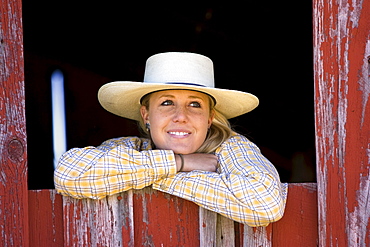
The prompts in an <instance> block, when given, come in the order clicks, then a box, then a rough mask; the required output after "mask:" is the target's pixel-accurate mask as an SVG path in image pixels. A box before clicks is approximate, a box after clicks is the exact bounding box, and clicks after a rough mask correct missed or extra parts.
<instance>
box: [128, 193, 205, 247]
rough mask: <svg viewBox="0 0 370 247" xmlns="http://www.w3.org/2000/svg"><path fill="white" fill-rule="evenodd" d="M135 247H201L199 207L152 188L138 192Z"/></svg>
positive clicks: (135, 196) (135, 206)
mask: <svg viewBox="0 0 370 247" xmlns="http://www.w3.org/2000/svg"><path fill="white" fill-rule="evenodd" d="M134 225H135V246H199V207H198V206H197V205H196V204H194V203H193V202H190V201H187V200H183V199H181V198H179V197H176V196H171V195H169V194H166V193H162V192H159V191H156V190H153V189H151V188H145V189H143V190H138V191H135V193H134Z"/></svg>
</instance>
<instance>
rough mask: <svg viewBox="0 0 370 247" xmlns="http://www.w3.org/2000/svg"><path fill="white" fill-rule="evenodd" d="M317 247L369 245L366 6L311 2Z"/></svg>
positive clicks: (369, 12)
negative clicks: (316, 184)
mask: <svg viewBox="0 0 370 247" xmlns="http://www.w3.org/2000/svg"><path fill="white" fill-rule="evenodd" d="M313 6H314V10H313V14H314V17H315V18H314V71H315V99H316V109H315V112H316V144H317V145H316V146H317V162H318V165H317V183H318V199H319V205H318V208H319V239H320V243H319V245H320V246H369V245H370V224H369V218H370V207H369V206H368V205H370V196H369V187H370V182H369V180H370V155H369V153H370V144H369V143H370V119H369V117H370V106H369V104H370V101H369V95H370V86H369V85H370V79H369V70H370V67H369V56H370V39H369V37H370V29H369V27H370V1H369V0H364V1H349V0H340V1H334V0H314V1H313Z"/></svg>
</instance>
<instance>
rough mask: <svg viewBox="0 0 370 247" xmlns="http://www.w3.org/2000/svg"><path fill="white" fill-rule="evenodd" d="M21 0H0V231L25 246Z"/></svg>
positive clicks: (5, 239)
mask: <svg viewBox="0 0 370 247" xmlns="http://www.w3.org/2000/svg"><path fill="white" fill-rule="evenodd" d="M21 3H22V2H21V0H2V1H1V3H0V222H1V224H0V235H1V245H3V246H28V243H29V242H28V209H27V206H28V191H27V154H26V153H27V152H26V149H27V145H26V119H25V107H24V100H25V99H24V68H23V65H24V61H23V33H22V7H21Z"/></svg>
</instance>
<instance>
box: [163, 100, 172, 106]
mask: <svg viewBox="0 0 370 247" xmlns="http://www.w3.org/2000/svg"><path fill="white" fill-rule="evenodd" d="M161 105H164V106H166V105H173V101H172V100H165V101H163V102H162V104H161Z"/></svg>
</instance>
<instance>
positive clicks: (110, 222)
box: [63, 192, 134, 247]
mask: <svg viewBox="0 0 370 247" xmlns="http://www.w3.org/2000/svg"><path fill="white" fill-rule="evenodd" d="M63 212H64V231H65V232H64V243H65V245H66V246H117V247H118V246H134V236H133V235H132V233H133V231H132V227H133V225H132V221H131V219H132V218H133V216H132V192H124V193H120V194H116V195H113V196H109V197H106V198H104V199H102V200H90V199H82V200H78V199H73V198H71V197H63Z"/></svg>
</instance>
